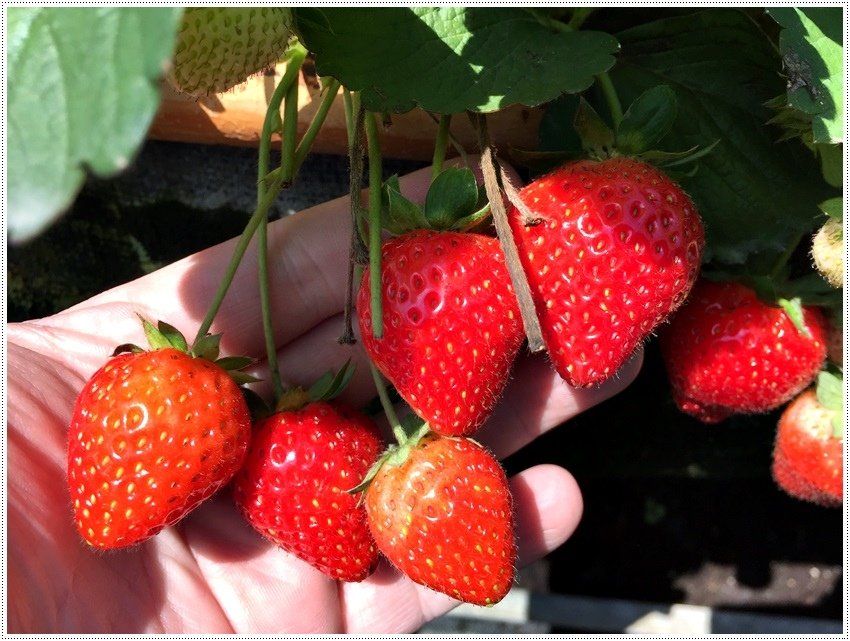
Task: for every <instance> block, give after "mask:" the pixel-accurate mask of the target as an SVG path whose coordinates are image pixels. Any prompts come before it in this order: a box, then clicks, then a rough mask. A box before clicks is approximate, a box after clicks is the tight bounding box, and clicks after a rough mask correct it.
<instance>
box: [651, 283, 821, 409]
mask: <svg viewBox="0 0 850 641" xmlns="http://www.w3.org/2000/svg"><path fill="white" fill-rule="evenodd" d="M802 320H803V328H804V330H803V331H801V330H800V329H798V328H797V327H796V326H795V325H794V322H793V321H792V320H791V317H790V316H789V315H788V314H787V313H786V311H785V310H783V309H782V308H781V307H775V306H772V305H768V304H766V303H764V302H762V301H761V300H759V298H758V297H757V296H756V293H755V292H754V291H753V290H752V289H750V288H749V287H746V286H744V285H741V284H739V283H733V282H724V283H716V282H710V281H706V280H703V281H700V282H698V283H697V285H696V286H695V287H694V290H693V292H692V293H691V296H690V298H689V300H688V303H687V304H686V305H685V306H684V307H683V308H682V309H681V310H679V312H678V313H677V314H676V315H675V316H674V317H673V318H672V319H671V322H670V325H669V326H668V327H666V328H665V329H664V331H663V332H661V334H660V336H659V338H660V347H661V354H662V356H663V359H664V363H665V365H666V368H667V373H668V376H669V378H670V383H671V385H672V388H673V398H674V400H675V401H676V403H677V405H678V406H679V408H680V409H681V410H682V411H684V412H686V413H688V414H692V415H694V416H696V417H697V418H699V419H700V420H702V421H704V422H706V423H716V422H718V421H721V420H723V419H724V418H726V417H728V416H729V415H731V414H735V413H758V412H767V411H769V410H772V409H775V408H777V407H779V406H780V405H782V404H783V403H785V402H787V401H789V400H790V399H791V398H793V397H794V396H795V395H796V394H798V393H799V392H800V391H801V390H803V389H805V388H806V387H807V386H808V385H809V383H811V382H812V380H813V379H814V377H815V376H816V375H817V373H818V372H819V371H820V369H821V367H822V366H823V364H824V361H825V359H826V321H825V319H824V316H823V314H822V313H821V311H820V310H819V309H817V308H814V307H804V308H802Z"/></svg>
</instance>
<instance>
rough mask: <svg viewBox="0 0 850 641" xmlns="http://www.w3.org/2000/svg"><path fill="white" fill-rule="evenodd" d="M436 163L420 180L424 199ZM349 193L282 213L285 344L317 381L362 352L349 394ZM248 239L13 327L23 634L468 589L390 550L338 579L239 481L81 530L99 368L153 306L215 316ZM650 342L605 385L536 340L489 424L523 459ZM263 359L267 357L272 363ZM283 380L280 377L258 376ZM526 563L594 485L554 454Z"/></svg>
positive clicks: (237, 325) (361, 366)
mask: <svg viewBox="0 0 850 641" xmlns="http://www.w3.org/2000/svg"><path fill="white" fill-rule="evenodd" d="M428 177H429V170H423V171H420V172H417V173H415V174H411V175H410V176H407V177H405V178H403V179H402V187H403V189H404V190H405V192H406V194H407V196H408V197H409V198H411V199H413V200H421V199H422V198H423V197H424V193H425V190H426V189H427V184H428ZM349 230H350V222H349V212H348V200H347V199H338V200H335V201H331V202H328V203H325V204H323V205H320V206H317V207H314V208H311V209H309V210H305V211H303V212H301V213H299V214H297V215H295V216H292V217H290V218H287V219H284V220H282V221H279V222H277V223H275V224H273V225H271V226H270V228H269V244H270V250H269V253H270V255H271V256H273V257H275V258H274V262H273V264H271V266H270V272H271V273H270V279H271V290H272V303H273V312H272V313H273V315H274V318H275V319H276V321H277V322H276V335H275V340H276V345H277V350H278V351H277V356H278V362H279V367H280V370H281V372H282V374H283V376H284V379H285V382H286V383H287V384H291V385H309V384H310V383H311V382H313V381H314V380H315V379H316V378H317V377H319V376H320V375H321V374H323V373H324V372H326V371H327V370H328V369H330V368H338V367H339V366H340V365H341V364H342V363H344V362H345V361H346V360H347V359H349V358H351V359H352V361H353V362H354V363H355V364H356V365H357V374H356V375H355V377H354V379H353V380H352V382H351V384H350V385H349V387H348V388H347V390H346V392H345V393H344V395H343V396H342V400H345V401H348V402H349V403H351V404H354V405H359V404H363V403H365V402H366V401H367V400H368V399H370V398H372V397H373V396H374V388H373V383H372V380H371V377H370V376H369V373H368V372H369V369H368V364H367V361H366V357H365V355H364V354H363V352H362V349H361V348H360V347H359V346H358V345H354V346H351V345H340V344H339V343H338V342H337V338H338V337H339V335H340V334H341V332H342V310H343V307H344V301H345V289H346V279H345V275H346V269H347V268H346V265H347V261H348V256H349ZM233 246H234V242H233V241H231V242H227V243H223V244H221V245H218V246H215V247H212V248H210V249H208V250H205V251H203V252H200V253H198V254H195V255H193V256H189V257H188V258H186V259H184V260H181V261H178V262H176V263H174V264H172V265H169V266H168V267H165V268H163V269H160V270H159V271H157V272H155V273H153V274H150V275H148V276H145V277H143V278H140V279H138V280H136V281H133V282H131V283H128V284H126V285H123V286H120V287H117V288H114V289H112V290H109V291H107V292H104V293H103V294H100V295H98V296H95V297H94V298H91V299H90V300H88V301H85V302H83V303H81V304H79V305H77V306H75V307H73V308H71V309H69V310H66V311H64V312H62V313H60V314H57V315H55V316H52V317H49V318H45V319H41V320H37V321H31V322H26V323H20V324H12V325H9V326H8V327H7V336H8V377H7V380H8V404H7V409H8V422H7V424H8V439H7V443H8V459H7V460H8V483H7V492H8V497H7V501H8V503H7V519H8V520H7V537H8V538H7V551H8V577H9V580H8V600H7V608H8V618H9V624H8V625H9V631H10V632H18V633H23V632H31V633H32V632H42V633H44V632H53V633H71V632H88V633H93V632H136V633H138V632H154V633H224V632H240V633H338V632H349V633H361V634H362V633H400V632H411V631H414V630H416V629H417V628H419V627H420V626H421V625H422V624H423V623H424V622H426V621H428V620H430V619H432V618H434V617H436V616H439V615H441V614H443V613H444V612H446V611H447V610H449V609H451V608H452V607H453V606H455V605H457V601H454V600H452V599H450V598H449V597H446V596H444V595H442V594H438V593H436V592H433V591H431V590H428V589H427V588H424V587H422V586H419V585H417V584H414V583H412V582H411V581H410V580H408V579H406V578H405V577H403V576H402V575H400V574H399V573H398V572H397V571H395V570H394V569H393V568H391V567H390V565H389V564H388V563H386V562H385V561H382V563H381V564H380V565H379V567H378V569H377V571H376V572H375V573H374V574H373V575H372V576H371V577H369V578H368V579H367V580H365V581H363V582H361V583H337V582H335V581H333V580H331V579H329V578H327V577H326V576H325V575H324V574H322V573H320V572H319V571H318V570H316V569H314V568H313V567H312V566H310V565H308V564H307V563H305V562H303V561H301V560H300V559H298V558H296V557H295V556H292V555H290V554H288V553H286V552H284V551H283V550H281V549H279V548H277V547H275V546H274V545H273V544H271V543H269V542H268V541H266V540H265V539H263V538H262V537H261V536H259V535H258V534H257V533H256V532H255V531H254V530H252V529H251V528H250V526H248V524H247V523H246V522H245V521H244V520H243V519H242V517H241V516H240V515H239V513H238V512H237V510H236V508H235V507H234V505H233V503H232V501H231V498H230V496H229V494H228V493H227V492H226V491H225V492H222V493H220V494H219V495H218V496H217V497H215V498H213V499H211V500H209V501H207V502H206V503H204V504H203V505H202V506H200V507H199V508H198V509H196V510H195V511H194V512H192V513H191V514H190V515H188V516H187V517H186V518H185V519H183V520H182V521H181V522H180V523H179V524H177V525H176V526H173V527H169V528H166V529H165V530H164V531H162V532H161V533H160V534H158V535H157V536H156V537H154V538H153V539H151V540H149V541H147V542H146V543H143V544H141V545H139V546H137V547H135V548H132V549H127V550H120V551H114V552H106V553H104V552H95V551H93V550H91V549H89V548H88V547H87V546H85V544H83V543H82V542H81V540H80V538H79V536H78V535H77V532H76V530H75V527H74V524H73V520H72V516H71V507H70V500H69V496H68V491H67V488H66V480H65V465H66V461H65V452H66V442H67V426H68V424H69V421H70V417H71V411H72V407H73V403H74V399H75V398H76V396H77V394H78V393H79V391H80V389H81V388H82V386H83V384H84V382H85V381H86V380H87V379H88V378H89V377H90V376H91V374H92V373H94V371H95V370H96V369H97V368H99V367H100V366H101V365H102V364H103V362H104V361H105V360H106V359H107V358H108V356H109V354H110V353H111V352H112V350H113V349H114V347H115V346H116V345H118V344H121V343H126V342H137V343H138V342H140V340H141V336H140V331H141V330H140V324H139V321H138V316H137V315H138V314H141V315H142V316H144V317H146V318H148V319H151V320H159V319H161V320H165V321H167V322H169V323H171V324H172V325H175V326H176V327H177V328H179V329H181V330H182V331H184V332H185V333H186V334H187V335H191V333H192V332H193V331H194V330H195V329H196V328H197V327H198V326H199V324H200V322H201V319H202V318H203V316H204V314H205V312H206V308H207V305H208V304H209V300H210V299H211V297H212V295H213V292H214V290H215V289H216V288H217V286H218V283H219V280H220V278H221V274H222V272H223V269H224V266H225V265H226V263H227V262H228V260H229V259H230V256H231V253H232V250H233ZM259 309H260V306H259V294H258V288H257V265H256V258H255V254H254V253H253V252H250V251H249V253H248V255H247V256H246V258H245V259H244V260H243V262H242V265H241V266H240V269H239V271H238V272H237V275H236V277H235V279H234V282H233V285H232V286H231V288H230V291H229V294H228V296H227V298H226V299H225V301H224V304H223V306H222V308H221V310H220V312H219V313H218V315H217V318H216V322H215V323H214V324H213V327H212V331H213V332H214V333H223V335H224V337H223V340H222V345H221V346H222V352H223V353H225V354H247V355H252V356H257V355H260V354H264V353H265V347H264V339H263V331H262V324H261V319H260V314H259ZM640 361H641V359H640V357H639V356H638V357H636V358H633V359H632V360H631V361H630V362H629V363H628V364H627V365H626V366H625V367H624V368H623V370H622V371H621V372H620V373H619V375H618V376H616V377H614V378H613V379H611V380H610V381H608V382H607V383H605V384H604V385H602V386H600V387H598V388H593V389H586V390H576V389H572V388H570V387H569V386H568V385H566V383H564V382H563V381H562V380H561V379H560V378H559V377H558V375H557V374H555V373H554V371H553V370H552V369H551V367H550V366H549V364H548V363H547V361H546V359H545V357H543V356H541V355H533V356H532V355H523V356H521V357H520V358H519V360H518V361H517V363H516V365H515V368H514V372H513V380H512V382H511V383H510V384H509V386H508V388H507V390H506V391H505V395H504V397H503V399H502V401H501V403H500V404H499V406H498V407H497V409H496V411H495V412H494V414H493V416H492V417H491V419H490V420H489V421H488V423H487V424H486V425H485V426H484V427H483V428H482V430H481V431H480V432H478V433H477V434H476V440H480V441H481V442H483V443H484V444H485V445H487V446H488V447H489V448H490V449H491V450H492V451H493V452H494V454H496V456H498V457H500V458H502V457H505V456H507V455H509V454H511V453H513V452H515V451H516V450H518V449H519V448H521V447H522V446H523V445H525V444H527V443H528V442H530V441H531V440H533V439H534V438H536V437H537V436H539V435H540V434H542V433H543V432H545V431H547V430H549V429H551V428H553V427H555V426H557V425H559V424H561V423H563V422H564V421H566V420H568V419H570V418H571V417H573V416H575V415H576V414H578V413H580V412H582V411H583V410H585V409H587V408H588V407H591V406H592V405H595V404H596V403H599V402H601V401H603V400H605V399H607V398H609V397H610V396H612V395H614V394H616V393H617V392H618V391H620V390H621V389H623V388H624V387H625V386H626V385H628V384H629V383H630V382H631V381H632V380H633V378H634V376H635V375H636V374H637V371H638V369H639V367H640ZM266 370H267V368H265V367H264V365H263V361H262V360H261V361H260V362H259V363H258V365H257V371H256V372H254V373H256V374H257V375H259V376H261V377H262V376H263V375H264V373H265V371H266ZM257 389H258V390H259V391H260V392H262V393H266V394H267V393H268V388H267V387H266V388H264V387H263V386H262V385H261V386H259V387H258V388H257ZM511 489H512V492H513V496H514V500H515V504H516V525H517V532H516V535H517V544H518V549H519V563H520V564H526V563H529V562H531V561H534V560H535V559H538V558H540V557H541V556H543V555H545V554H546V553H548V552H549V551H551V550H552V549H554V548H555V547H557V546H558V545H560V544H561V543H563V542H564V541H565V540H566V539H567V538H568V537H569V536H570V534H571V533H572V532H573V530H574V529H575V527H576V525H577V524H578V521H579V518H580V516H581V510H582V503H581V495H580V493H579V490H578V487H577V485H576V483H575V480H574V479H573V478H572V476H571V475H570V474H569V473H568V472H566V471H565V470H563V469H561V468H559V467H556V466H553V465H540V466H536V467H533V468H531V469H528V470H525V471H524V472H522V473H520V474H518V475H517V476H516V477H515V478H514V479H512V483H511Z"/></svg>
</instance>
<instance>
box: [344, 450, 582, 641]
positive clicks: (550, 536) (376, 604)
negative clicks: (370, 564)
mask: <svg viewBox="0 0 850 641" xmlns="http://www.w3.org/2000/svg"><path fill="white" fill-rule="evenodd" d="M511 492H512V494H513V496H514V502H515V505H516V533H517V546H518V565H520V566H523V565H527V564H529V563H531V562H533V561H536V560H537V559H539V558H541V557H542V556H544V555H546V554H548V553H549V552H551V551H552V550H554V549H555V548H556V547H558V546H559V545H561V544H562V543H563V542H564V541H565V540H566V539H567V538H569V536H570V535H571V534H572V533H573V532H574V531H575V528H576V526H577V525H578V522H579V519H580V518H581V512H582V500H581V493H580V492H579V489H578V486H577V484H576V482H575V479H574V478H573V477H572V476H571V475H570V474H569V472H567V471H566V470H564V469H562V468H559V467H557V466H554V465H540V466H537V467H533V468H530V469H528V470H525V471H524V472H522V473H520V474H518V475H517V476H515V477H514V478H513V479H512V480H511ZM340 592H341V595H342V598H343V605H344V613H345V616H346V631H347V632H349V633H353V634H365V633H373V634H374V633H404V632H410V631H413V630H416V629H418V628H419V627H421V626H422V624H423V623H425V622H426V621H430V620H431V619H433V618H436V617H438V616H440V615H442V614H445V613H446V612H448V611H449V610H451V609H452V608H454V607H456V606H457V605H458V603H459V602H458V601H456V600H455V599H452V598H450V597H448V596H446V595H444V594H440V593H438V592H435V591H433V590H430V589H428V588H426V587H423V586H420V585H417V584H415V583H413V582H411V581H410V580H409V579H407V578H405V577H404V576H403V575H402V574H400V573H399V572H398V571H396V570H394V569H392V568H391V567H390V566H389V565H387V564H382V565H381V566H380V567H379V569H378V571H377V572H376V573H375V574H374V575H372V576H371V577H370V578H369V579H367V580H366V581H364V582H362V583H349V584H344V585H343V586H342V589H341V591H340Z"/></svg>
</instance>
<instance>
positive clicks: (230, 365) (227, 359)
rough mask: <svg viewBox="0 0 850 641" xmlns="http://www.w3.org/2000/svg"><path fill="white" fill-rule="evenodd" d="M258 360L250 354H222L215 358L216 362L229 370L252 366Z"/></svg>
mask: <svg viewBox="0 0 850 641" xmlns="http://www.w3.org/2000/svg"><path fill="white" fill-rule="evenodd" d="M256 362H257V360H256V359H254V358H251V357H250V356H222V357H221V358H218V359H216V360H215V364H216V365H218V366H219V367H220V368H222V369H224V370H227V371H228V372H231V371H236V370H240V369H245V368H246V367H250V366H251V365H253V364H254V363H256Z"/></svg>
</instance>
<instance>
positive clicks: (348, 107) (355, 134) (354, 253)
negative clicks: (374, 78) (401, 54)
mask: <svg viewBox="0 0 850 641" xmlns="http://www.w3.org/2000/svg"><path fill="white" fill-rule="evenodd" d="M342 96H343V104H344V105H345V128H346V131H347V133H348V165H349V170H348V200H349V203H350V207H351V248H350V250H349V257H348V275H347V276H348V282H347V290H346V294H345V309H344V310H343V330H342V335H341V336H340V337H339V338H338V339H337V342H339V343H342V344H352V343H354V342H355V339H354V328H353V326H352V318H353V313H352V310H353V307H354V287H355V283H356V282H357V281H359V278H355V276H356V274H355V267H356V266H357V265H361V264H363V263H365V262H366V256H367V253H368V251H367V249H366V245H365V243H364V241H363V238H364V232H363V228H362V226H361V225H362V220H363V207H362V203H361V200H360V199H361V194H360V191H361V189H362V187H363V153H364V151H363V120H364V118H365V112H364V110H363V109H362V108H361V105H360V96H359V94H357V93H352V92H350V91H347V90H346V91H344V92H343V94H342Z"/></svg>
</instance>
